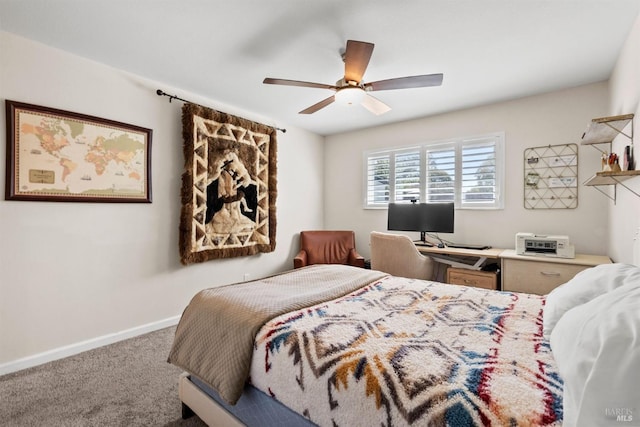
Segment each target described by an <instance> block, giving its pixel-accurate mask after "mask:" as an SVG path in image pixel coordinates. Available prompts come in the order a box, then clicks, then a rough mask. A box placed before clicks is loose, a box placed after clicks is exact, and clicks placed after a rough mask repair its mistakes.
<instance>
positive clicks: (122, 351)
mask: <svg viewBox="0 0 640 427" xmlns="http://www.w3.org/2000/svg"><path fill="white" fill-rule="evenodd" d="M174 332H175V327H171V328H167V329H162V330H160V331H156V332H152V333H149V334H146V335H142V336H140V337H136V338H131V339H128V340H126V341H121V342H119V343H115V344H112V345H109V346H105V347H102V348H98V349H95V350H91V351H87V352H84V353H81V354H78V355H76V356H72V357H68V358H65V359H61V360H58V361H55V362H51V363H47V364H44V365H40V366H36V367H33V368H29V369H25V370H23V371H19V372H14V373H11V374H8V375H4V376H1V377H0V426H12V427H14V426H15V427H17V426H56V427H58V426H175V427H178V426H185V427H186V426H190V427H192V426H204V425H205V424H204V423H203V422H202V421H201V420H200V419H199V418H198V417H197V416H194V417H191V418H189V419H187V420H182V419H181V405H180V400H179V399H178V376H179V375H180V373H181V372H182V371H181V370H180V369H179V368H177V367H175V366H173V365H171V364H169V363H167V362H166V360H167V355H168V354H169V348H170V346H171V342H172V340H173V335H174Z"/></svg>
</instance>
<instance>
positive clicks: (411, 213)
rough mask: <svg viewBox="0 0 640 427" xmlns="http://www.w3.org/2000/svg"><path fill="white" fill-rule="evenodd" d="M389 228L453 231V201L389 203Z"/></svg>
mask: <svg viewBox="0 0 640 427" xmlns="http://www.w3.org/2000/svg"><path fill="white" fill-rule="evenodd" d="M388 212H389V213H388V217H387V229H388V230H396V231H417V232H420V240H421V241H423V242H424V241H425V237H426V236H425V235H426V233H453V224H454V215H455V210H454V204H453V203H389V211H388Z"/></svg>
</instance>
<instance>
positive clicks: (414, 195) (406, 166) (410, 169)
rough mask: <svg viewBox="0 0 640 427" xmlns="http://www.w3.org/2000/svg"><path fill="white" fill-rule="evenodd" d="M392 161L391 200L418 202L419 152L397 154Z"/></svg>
mask: <svg viewBox="0 0 640 427" xmlns="http://www.w3.org/2000/svg"><path fill="white" fill-rule="evenodd" d="M394 160H395V164H394V178H395V179H394V184H395V185H394V188H395V191H394V198H393V200H394V201H396V202H403V201H408V200H420V150H413V151H407V152H403V153H398V154H396V155H395V158H394Z"/></svg>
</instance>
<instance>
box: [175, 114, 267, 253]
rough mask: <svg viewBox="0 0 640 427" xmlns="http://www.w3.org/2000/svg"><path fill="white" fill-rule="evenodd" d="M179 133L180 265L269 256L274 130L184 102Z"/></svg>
mask: <svg viewBox="0 0 640 427" xmlns="http://www.w3.org/2000/svg"><path fill="white" fill-rule="evenodd" d="M182 133H183V138H184V157H185V170H184V173H183V175H182V213H181V219H180V256H181V262H182V263H183V264H185V265H186V264H190V263H194V262H203V261H207V260H210V259H216V258H230V257H237V256H247V255H254V254H257V253H260V252H272V251H273V250H274V249H275V246H276V240H275V239H276V195H277V190H276V184H277V179H276V169H277V165H276V162H277V157H276V156H277V153H276V148H277V143H276V129H275V128H272V127H269V126H266V125H263V124H260V123H255V122H252V121H249V120H246V119H243V118H240V117H236V116H232V115H230V114H225V113H221V112H218V111H215V110H211V109H209V108H206V107H203V106H200V105H197V104H185V105H184V106H183V108H182Z"/></svg>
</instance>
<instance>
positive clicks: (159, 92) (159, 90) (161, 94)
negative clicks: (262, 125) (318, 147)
mask: <svg viewBox="0 0 640 427" xmlns="http://www.w3.org/2000/svg"><path fill="white" fill-rule="evenodd" d="M156 94H158V96H168V97H169V102H171V101H173V100H174V99H177V100H178V101H182V102H186V103H188V104H194V102H191V101H187V100H186V99H182V98H180V97H179V96H176V95H169V94H168V93H165V92H164V91H162V89H158V90H156ZM273 128H274V129H275V130H279V131H280V132H282V133H286V132H287V130H286V129H283V128H277V127H275V126H274V127H273Z"/></svg>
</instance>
